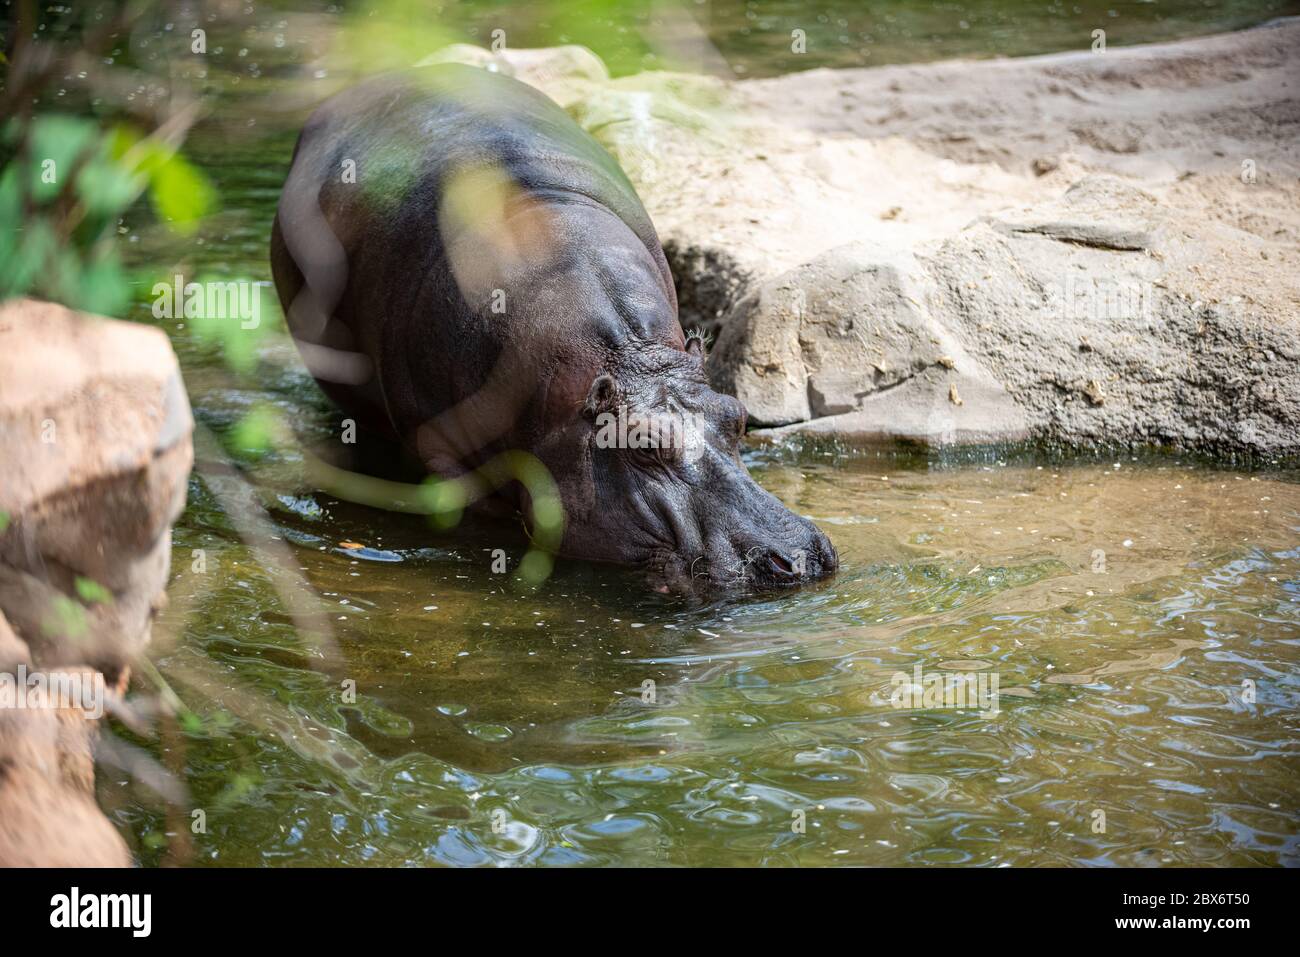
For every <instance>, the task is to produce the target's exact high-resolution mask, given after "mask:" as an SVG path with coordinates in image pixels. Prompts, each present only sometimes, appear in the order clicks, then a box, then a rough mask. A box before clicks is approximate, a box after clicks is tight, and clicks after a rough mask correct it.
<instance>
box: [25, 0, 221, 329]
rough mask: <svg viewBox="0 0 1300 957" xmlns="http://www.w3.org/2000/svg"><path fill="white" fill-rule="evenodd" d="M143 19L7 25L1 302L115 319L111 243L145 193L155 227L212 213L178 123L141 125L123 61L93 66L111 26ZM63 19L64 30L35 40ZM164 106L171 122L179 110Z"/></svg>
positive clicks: (33, 15) (160, 120)
mask: <svg viewBox="0 0 1300 957" xmlns="http://www.w3.org/2000/svg"><path fill="white" fill-rule="evenodd" d="M166 6H167V5H166V4H159V5H157V6H156V7H154V8H153V9H155V10H158V11H164V10H165V8H166ZM145 9H146V6H145V5H142V4H136V5H123V4H112V5H103V4H98V5H97V4H87V5H86V7H84V8H81V10H80V15H81V16H83V17H85V18H86V19H85V21H84V23H82V22H81V21H78V20H76V17H77V16H78V14H77V13H74V12H73V11H72V8H61V7H54V8H41V9H40V10H39V11H37V10H35V9H34V7H33V5H31V4H27V5H25V9H24V10H21V11H20V12H21V13H24V14H25V17H26V19H25V20H23V21H20V22H16V23H14V24H12V25H10V24H6V25H5V26H6V29H5V35H6V36H7V37H9V38H11V39H12V41H13V46H12V48H11V49H10V50H9V51H7V52H6V55H5V57H4V60H3V63H0V76H2V77H3V84H2V85H0V89H3V91H4V97H3V99H2V100H0V262H3V263H4V264H5V265H4V269H3V270H0V298H8V297H12V296H22V295H33V296H37V297H39V298H42V299H48V300H51V301H54V302H60V303H63V304H65V305H68V306H71V307H73V308H76V309H84V310H88V311H92V312H97V313H101V314H105V315H113V316H117V315H122V314H124V312H125V310H126V307H127V305H128V303H129V302H130V298H131V285H130V281H129V278H128V275H127V272H126V269H125V268H124V266H123V263H122V258H121V253H120V250H119V247H118V242H117V240H118V236H119V230H120V229H121V227H122V223H123V216H124V214H125V213H126V211H127V210H128V209H129V208H130V207H131V206H132V204H134V203H135V202H136V200H137V199H138V198H139V197H140V196H141V195H143V194H147V195H148V198H149V201H150V204H151V206H152V208H153V209H154V211H155V213H156V215H157V217H158V219H159V220H160V221H162V222H163V223H165V224H166V225H167V226H168V227H169V228H170V229H172V230H174V231H175V232H178V233H182V234H186V233H189V232H192V231H193V229H194V227H195V225H196V224H197V223H198V221H199V220H200V219H201V218H202V217H204V216H205V215H207V214H208V213H209V212H211V211H212V209H213V208H214V207H215V205H216V190H215V188H214V187H213V185H212V183H211V182H210V181H209V179H208V178H207V177H206V176H205V175H204V174H203V173H202V172H200V171H199V170H198V169H197V168H196V167H195V166H193V165H192V164H191V163H190V162H189V161H188V160H186V159H185V157H184V156H182V155H181V153H180V151H179V149H178V147H177V145H176V141H178V140H179V138H180V137H179V135H178V134H183V131H184V127H185V125H186V123H178V122H176V119H177V115H176V113H173V112H167V111H156V112H154V113H153V114H152V115H144V116H142V115H141V110H140V108H139V105H138V104H136V103H134V102H133V101H134V98H135V97H134V92H133V90H132V87H131V86H130V84H131V83H132V82H135V81H136V80H138V75H137V74H138V68H137V67H136V66H134V65H132V63H131V61H130V59H129V58H124V59H120V60H119V59H116V58H114V57H112V56H107V57H101V58H99V59H98V61H94V60H92V59H90V54H93V53H96V52H98V51H96V50H95V49H94V46H93V45H94V43H96V42H98V43H99V44H100V45H102V46H105V47H108V46H111V45H112V44H113V43H115V42H117V39H118V35H117V34H116V33H115V32H114V30H113V29H112V28H113V27H114V26H116V27H117V28H118V29H120V30H122V31H125V30H127V29H128V27H130V25H131V24H132V22H133V18H135V17H138V16H140V15H141V13H142V12H143V11H144V10H145ZM64 16H66V17H70V18H72V20H71V22H70V23H68V24H65V27H67V29H65V30H64V31H51V33H50V34H46V33H45V32H44V28H45V27H46V26H47V25H49V21H50V19H51V18H61V17H64ZM33 19H35V20H37V21H39V22H38V23H37V24H36V27H37V28H36V29H35V30H34V31H32V30H31V26H32V24H31V22H30V21H31V20H33ZM91 23H99V24H106V28H101V29H100V30H98V31H96V35H97V36H99V38H100V39H99V40H98V41H96V40H95V39H94V38H93V37H89V36H87V35H86V34H85V33H84V32H83V31H82V30H80V29H77V27H78V26H88V25H89V24H91ZM92 63H93V74H94V75H93V76H92V69H90V67H91V64H92ZM73 77H75V78H76V79H77V80H78V81H84V83H81V84H80V86H81V89H80V94H81V95H68V94H69V89H68V85H67V84H68V81H69V79H70V78H73ZM138 88H142V87H140V85H139V84H138V83H137V89H138ZM171 102H172V103H174V104H176V112H179V111H180V110H182V109H183V106H182V105H181V104H183V103H184V102H186V101H185V100H184V99H183V98H181V97H172V99H171Z"/></svg>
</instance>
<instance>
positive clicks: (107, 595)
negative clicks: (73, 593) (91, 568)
mask: <svg viewBox="0 0 1300 957" xmlns="http://www.w3.org/2000/svg"><path fill="white" fill-rule="evenodd" d="M76 588H77V597H78V598H80V599H81V600H82V601H84V602H86V604H88V605H89V604H100V605H107V604H111V603H112V601H113V593H112V592H111V591H109V590H108V589H107V588H105V587H104V586H103V585H101V584H100V583H99V582H97V581H95V580H94V579H93V578H83V577H82V576H81V575H78V576H77V580H76Z"/></svg>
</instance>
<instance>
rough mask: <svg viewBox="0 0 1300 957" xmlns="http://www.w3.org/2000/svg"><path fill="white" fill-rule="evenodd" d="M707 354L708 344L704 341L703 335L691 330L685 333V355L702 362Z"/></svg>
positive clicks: (696, 330)
mask: <svg viewBox="0 0 1300 957" xmlns="http://www.w3.org/2000/svg"><path fill="white" fill-rule="evenodd" d="M707 352H708V343H707V342H705V341H704V333H702V332H700V331H699V330H698V329H692V330H691V331H690V332H688V333H686V354H687V355H689V356H695V358H697V359H699V360H700V361H701V362H703V361H704V359H705V355H706V353H707Z"/></svg>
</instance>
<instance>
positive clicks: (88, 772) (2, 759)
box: [0, 300, 193, 865]
mask: <svg viewBox="0 0 1300 957" xmlns="http://www.w3.org/2000/svg"><path fill="white" fill-rule="evenodd" d="M192 429H193V420H192V418H191V415H190V408H189V403H188V400H187V399H186V396H185V390H184V386H183V383H182V382H181V379H180V371H179V368H178V366H177V363H176V357H175V355H174V354H173V353H172V350H171V345H170V343H169V342H168V341H167V337H166V336H165V335H164V334H163V333H162V332H160V331H159V330H156V329H152V328H149V327H146V326H141V325H136V324H133V323H125V322H115V321H111V320H101V319H96V318H93V317H89V316H84V315H79V314H77V313H73V312H71V311H69V310H67V309H64V308H63V307H61V306H57V305H52V304H49V303H42V302H36V301H32V300H22V301H11V302H8V303H5V304H4V305H3V306H0V447H3V448H4V449H5V450H6V457H5V459H4V460H3V461H2V462H0V668H2V669H3V670H4V671H6V672H8V673H9V674H11V675H13V674H15V669H17V668H18V666H20V665H22V666H25V667H27V668H28V669H29V670H35V671H39V672H41V673H42V674H46V675H48V674H51V673H55V672H62V673H74V672H75V673H77V674H82V675H84V676H87V677H88V679H89V678H94V679H95V680H99V681H102V682H103V683H104V685H105V686H107V687H120V686H121V685H123V684H124V683H125V679H126V675H127V674H128V671H129V668H130V665H131V662H132V661H133V660H134V659H135V657H136V656H137V655H138V654H139V653H140V652H141V650H142V649H143V647H144V645H145V644H146V643H147V641H148V637H149V624H150V621H151V620H152V618H153V614H154V612H155V610H156V609H157V607H158V606H159V604H160V603H161V601H162V598H163V587H164V585H165V582H166V578H167V571H168V564H169V560H170V554H171V524H172V522H173V521H174V520H175V519H176V517H177V516H178V515H179V513H180V510H181V508H182V507H183V506H184V502H185V489H186V482H187V479H188V475H189V470H190V467H191V465H192V462H193V450H192V446H191V432H192ZM95 734H96V722H95V721H94V720H92V719H91V718H89V717H88V716H87V715H86V714H84V713H82V712H81V711H80V710H78V709H76V708H72V707H64V708H62V709H61V710H53V709H49V708H45V709H36V710H11V709H0V769H3V773H0V864H17V863H23V864H46V865H52V864H87V865H124V864H127V863H129V856H128V855H127V853H126V849H125V846H124V845H122V843H121V840H120V838H119V837H118V836H117V833H116V831H115V830H114V829H113V828H112V826H111V825H110V824H109V823H108V821H107V820H105V819H104V818H103V816H102V815H101V814H100V813H99V811H98V810H97V808H96V807H95V804H94V800H93V761H92V758H91V752H92V742H93V740H94V736H95Z"/></svg>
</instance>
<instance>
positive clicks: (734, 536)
mask: <svg viewBox="0 0 1300 957" xmlns="http://www.w3.org/2000/svg"><path fill="white" fill-rule="evenodd" d="M702 353H703V349H702V344H701V343H700V341H699V340H698V339H688V340H687V342H686V348H685V350H684V351H683V350H681V349H672V348H663V347H660V348H655V349H651V350H645V351H640V352H637V353H636V354H635V356H634V357H631V358H628V357H627V355H626V354H625V357H624V358H623V360H622V362H621V364H620V367H619V368H614V369H607V370H605V371H601V372H599V373H598V374H597V375H596V376H595V377H594V379H593V381H592V382H591V384H590V387H589V388H588V390H587V394H586V399H585V402H583V404H582V407H581V409H580V410H579V411H578V413H577V415H576V416H575V418H574V419H573V420H571V424H570V425H569V427H568V428H567V429H565V430H564V431H565V433H566V435H565V437H564V439H563V440H562V441H563V444H564V446H565V448H564V450H563V452H562V453H561V459H562V461H564V462H565V463H566V464H567V467H566V468H565V469H564V470H563V472H562V473H561V476H559V485H560V493H561V497H562V498H563V500H564V503H565V507H566V512H567V514H568V522H567V525H566V529H565V535H564V543H563V547H562V551H563V552H564V553H565V554H567V555H570V556H573V557H580V558H584V559H591V560H597V561H609V562H615V563H619V564H625V565H636V566H639V567H643V568H646V569H647V570H648V571H649V573H650V578H651V585H652V586H653V587H655V588H656V589H658V590H660V591H672V592H680V593H699V592H702V591H711V590H714V589H720V588H777V587H784V586H793V585H798V584H800V583H804V582H809V581H813V580H816V579H819V578H824V577H825V576H827V575H829V574H831V573H832V572H833V571H835V569H836V567H837V565H838V558H837V557H836V554H835V549H834V547H833V546H832V545H831V543H830V541H829V539H827V537H826V536H825V535H824V534H823V533H822V532H821V531H820V530H819V529H818V528H817V527H816V526H815V525H814V524H813V523H812V522H810V521H808V520H807V519H804V518H801V517H800V516H798V515H795V514H794V513H793V512H791V511H790V510H789V509H787V508H786V507H785V506H784V505H782V504H781V502H779V501H778V500H777V499H776V498H775V497H774V496H772V495H771V494H769V493H768V492H765V491H764V490H763V489H762V488H760V487H759V486H758V484H757V483H755V482H754V480H753V479H752V478H750V476H749V472H748V471H747V470H746V468H745V466H744V464H743V463H742V462H741V460H740V454H739V448H740V442H741V439H742V437H743V436H744V434H745V419H746V414H745V407H744V406H743V405H741V403H740V402H739V401H737V400H736V399H734V398H732V397H731V396H728V395H722V394H720V393H718V392H714V391H713V390H712V389H711V388H709V385H708V382H707V380H706V378H705V375H704V369H703V355H702ZM575 461H576V462H579V463H581V465H580V467H579V468H576V469H575V468H572V465H571V463H573V462H575Z"/></svg>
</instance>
